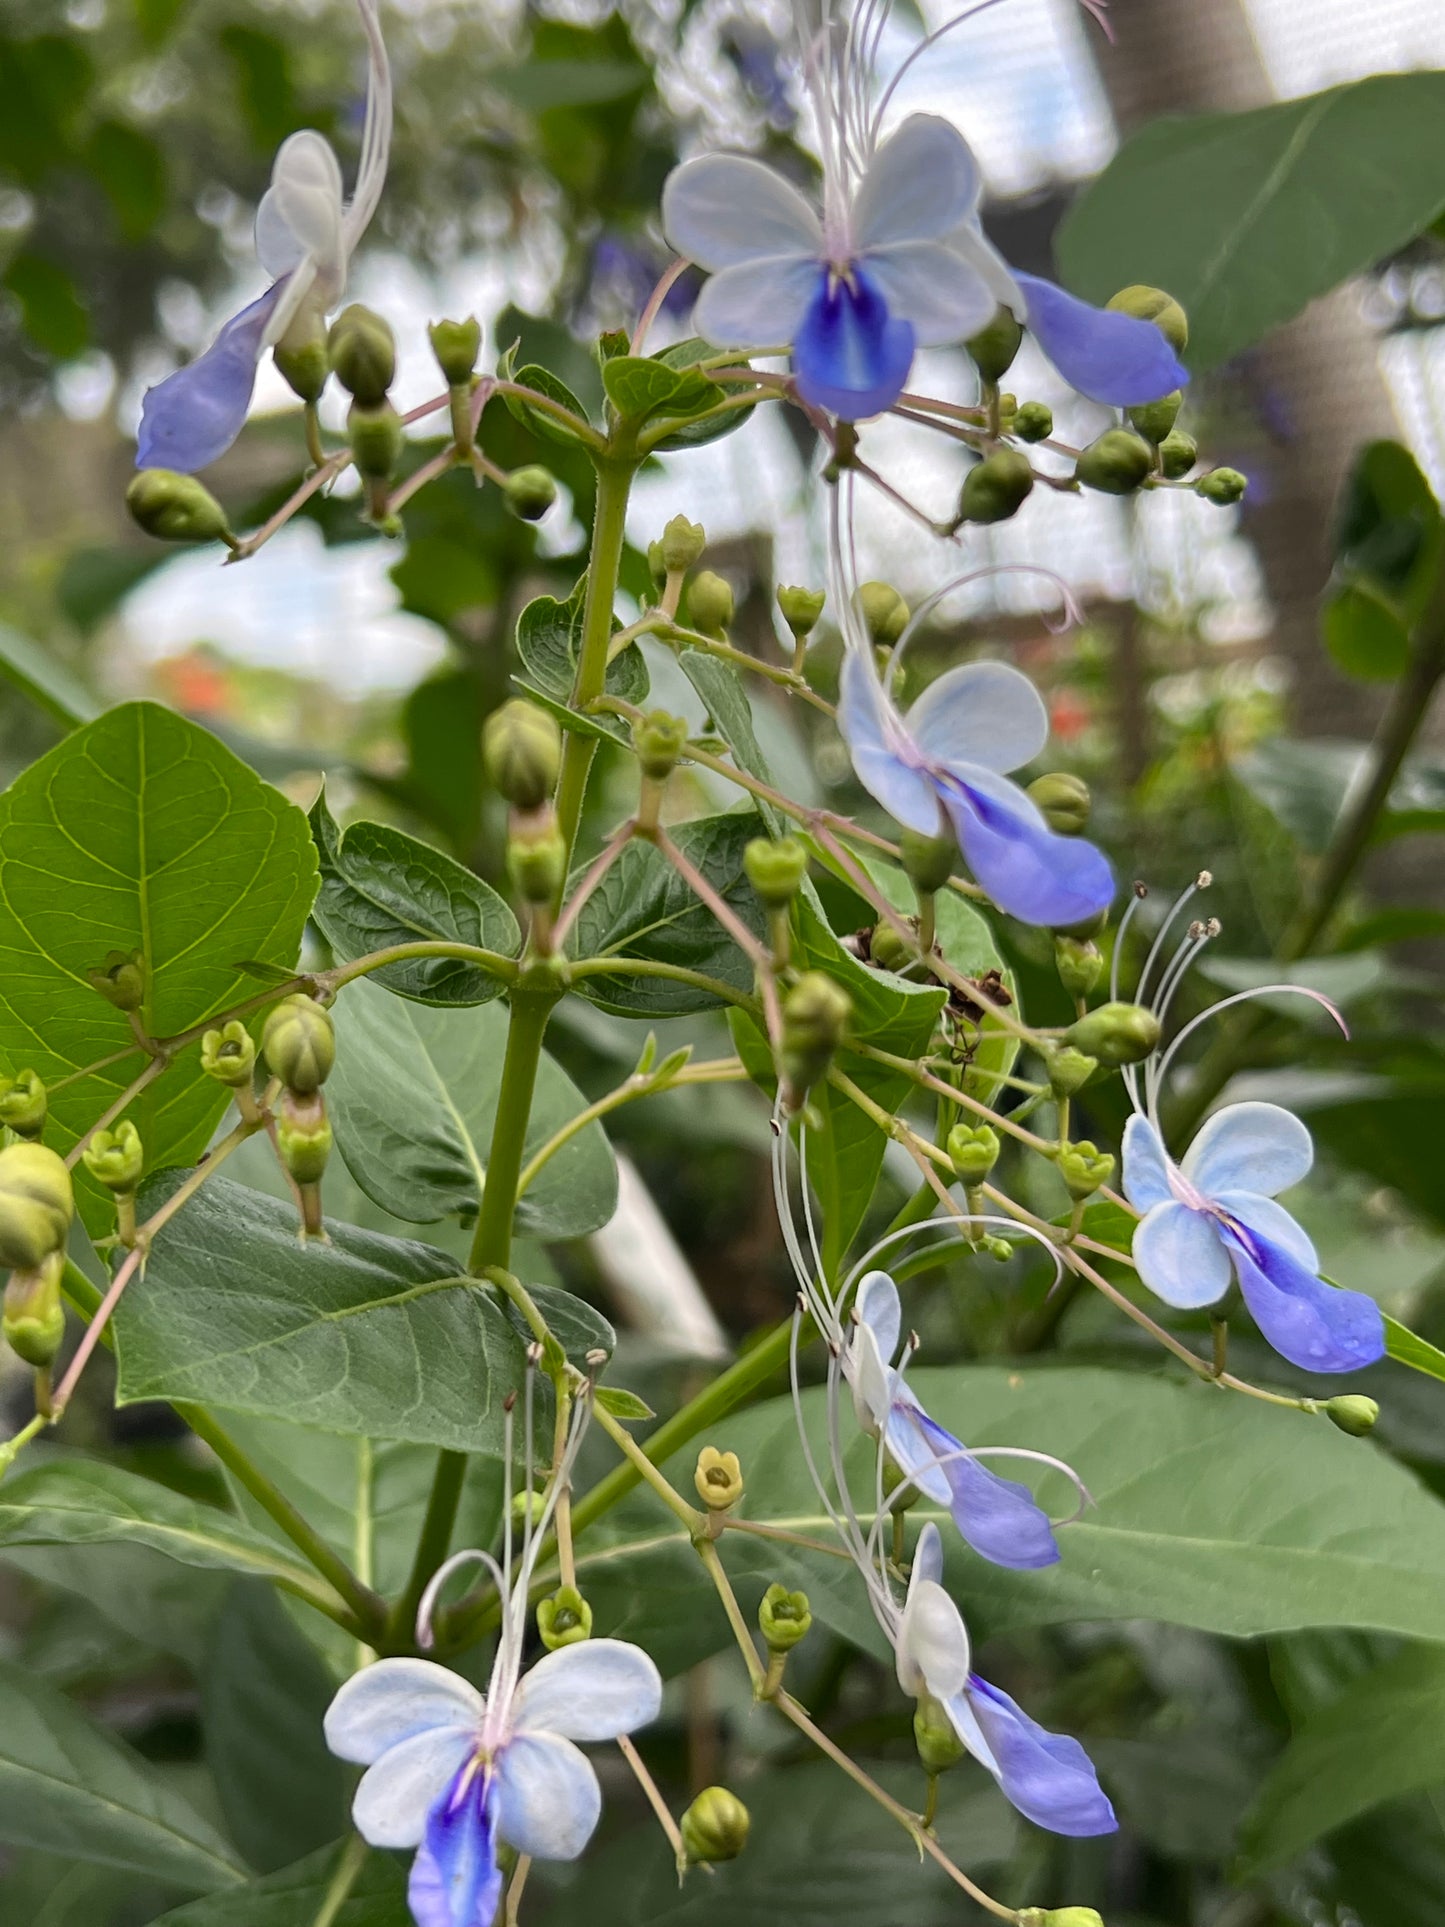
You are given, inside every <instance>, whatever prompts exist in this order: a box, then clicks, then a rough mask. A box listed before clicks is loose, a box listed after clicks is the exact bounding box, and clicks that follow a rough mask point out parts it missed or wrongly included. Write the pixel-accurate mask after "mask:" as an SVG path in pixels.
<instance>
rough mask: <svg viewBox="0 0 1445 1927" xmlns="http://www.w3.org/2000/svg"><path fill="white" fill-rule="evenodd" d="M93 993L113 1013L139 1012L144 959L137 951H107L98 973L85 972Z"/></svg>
mask: <svg viewBox="0 0 1445 1927" xmlns="http://www.w3.org/2000/svg"><path fill="white" fill-rule="evenodd" d="M85 974H86V976H87V977H88V978H89V980H90V985H91V988H92V989H93V990H98V991H99V992H100V994H101V996H102V997H104V999H105V1001H106V1002H107V1003H108V1004H114V1005H115V1007H116V1009H117V1010H139V1009H140V1007H141V1005H142V1004H143V1003H144V1002H145V994H146V976H145V957H144V955H143V954H142V953H141V952H140V951H139V950H110V951H107V952H106V958H105V965H104V967H103V968H102V969H100V970H88V971H87V972H86V973H85Z"/></svg>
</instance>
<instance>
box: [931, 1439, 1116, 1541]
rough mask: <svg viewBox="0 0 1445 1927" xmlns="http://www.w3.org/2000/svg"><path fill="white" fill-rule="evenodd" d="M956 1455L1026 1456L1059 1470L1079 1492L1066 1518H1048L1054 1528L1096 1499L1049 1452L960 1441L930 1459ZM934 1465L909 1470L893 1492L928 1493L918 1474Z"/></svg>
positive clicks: (948, 1460)
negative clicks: (953, 1448)
mask: <svg viewBox="0 0 1445 1927" xmlns="http://www.w3.org/2000/svg"><path fill="white" fill-rule="evenodd" d="M956 1459H1028V1460H1029V1461H1030V1462H1031V1463H1032V1464H1034V1465H1046V1466H1048V1467H1049V1468H1050V1469H1051V1470H1052V1471H1054V1472H1062V1473H1063V1475H1064V1477H1065V1478H1066V1479H1067V1480H1068V1481H1069V1484H1070V1485H1071V1486H1073V1488H1074V1490H1075V1492H1076V1493H1077V1494H1078V1504H1077V1505H1076V1506H1075V1507H1074V1510H1073V1511H1072V1512H1071V1513H1070V1514H1069V1516H1068V1517H1067V1518H1066V1519H1051V1520H1050V1521H1049V1523H1050V1525H1051V1526H1052V1527H1053V1528H1054V1529H1055V1530H1056V1531H1057V1530H1059V1529H1061V1528H1062V1527H1064V1526H1071V1525H1074V1524H1075V1523H1076V1522H1077V1521H1078V1520H1080V1519H1082V1518H1083V1516H1084V1514H1085V1513H1086V1512H1087V1511H1088V1510H1089V1508H1090V1506H1092V1505H1093V1504H1094V1503H1095V1501H1094V1495H1093V1493H1092V1492H1090V1490H1089V1488H1088V1487H1087V1486H1086V1485H1085V1484H1084V1481H1083V1480H1082V1479H1081V1478H1080V1477H1079V1475H1078V1473H1077V1472H1076V1471H1075V1470H1074V1468H1073V1466H1071V1465H1070V1464H1069V1462H1068V1460H1067V1459H1058V1458H1055V1457H1054V1455H1053V1453H1051V1452H1034V1451H1032V1450H1030V1448H1029V1447H1028V1446H1026V1445H961V1446H959V1448H958V1450H957V1451H956V1452H940V1453H939V1454H938V1456H937V1458H935V1459H934V1460H933V1466H937V1467H942V1466H945V1465H952V1464H953V1463H954V1461H955V1460H956ZM933 1466H926V1467H925V1468H924V1471H923V1473H922V1474H921V1475H919V1474H910V1475H907V1476H905V1477H904V1478H903V1479H902V1480H901V1481H900V1482H899V1484H898V1486H897V1487H896V1488H895V1495H896V1493H897V1492H902V1491H904V1490H906V1489H907V1488H909V1487H912V1489H913V1490H914V1491H915V1492H918V1493H920V1494H923V1496H924V1497H927V1494H926V1493H924V1492H923V1487H922V1485H921V1484H920V1482H919V1480H920V1477H926V1476H927V1474H928V1472H929V1471H931V1470H932V1469H933Z"/></svg>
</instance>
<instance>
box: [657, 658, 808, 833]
mask: <svg viewBox="0 0 1445 1927" xmlns="http://www.w3.org/2000/svg"><path fill="white" fill-rule="evenodd" d="M677 661H678V667H679V668H680V669H681V670H682V673H683V674H684V675H685V676H686V677H687V679H688V681H689V682H690V683H691V684H692V686H693V688H694V689H695V690H696V691H697V693H698V695H699V696H701V697H702V699H703V701H704V702H705V703H706V704H707V707H708V714H709V715H710V716H711V717H712V720H713V724H714V727H715V728H716V729H717V732H718V734H719V735H720V736H721V737H722V738H723V739H724V740H725V742H726V743H727V746H728V748H729V749H730V750H731V751H732V753H733V761H734V762H735V763H736V764H737V766H738V768H739V769H741V770H744V771H745V772H746V773H747V774H748V775H749V776H756V777H757V778H758V780H759V782H762V783H767V784H769V785H770V786H771V787H773V788H777V778H776V777H775V776H774V775H773V772H772V771H771V770H770V769H769V768H768V762H767V758H766V757H765V756H764V755H763V752H762V749H761V747H760V746H759V743H758V735H757V730H756V729H755V727H754V725H753V708H752V704H751V702H749V700H748V692H747V690H746V689H745V688H744V687H743V680H742V677H741V676H740V675H739V674H738V672H737V670H736V669H734V668H733V666H732V664H731V663H730V662H723V661H721V660H720V659H719V658H718V657H717V656H710V655H708V653H707V652H706V650H703V649H684V650H683V652H682V654H681V655H680V656H679V657H678V659H677ZM757 809H758V814H759V815H760V816H761V817H762V819H763V821H764V822H765V823H766V824H767V826H768V828H769V829H770V830H771V831H772V832H773V834H774V836H780V835H781V834H782V833H783V831H784V830H787V829H789V828H790V827H791V826H790V824H789V823H788V822H787V820H786V818H785V817H784V816H783V814H782V812H781V811H780V810H778V809H777V808H776V807H775V806H774V805H773V804H772V803H769V802H768V801H767V800H766V798H762V797H760V798H758V799H757Z"/></svg>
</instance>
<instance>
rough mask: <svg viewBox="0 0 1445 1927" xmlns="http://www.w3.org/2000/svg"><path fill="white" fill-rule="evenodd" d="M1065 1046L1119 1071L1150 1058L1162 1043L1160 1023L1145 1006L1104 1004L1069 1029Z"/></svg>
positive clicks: (1066, 1032) (1065, 1036) (1066, 1033)
mask: <svg viewBox="0 0 1445 1927" xmlns="http://www.w3.org/2000/svg"><path fill="white" fill-rule="evenodd" d="M1064 1042H1065V1043H1066V1044H1072V1045H1073V1047H1074V1049H1075V1050H1081V1051H1083V1052H1084V1053H1085V1055H1086V1056H1088V1057H1097V1058H1098V1060H1099V1062H1100V1063H1101V1064H1107V1065H1108V1067H1109V1068H1110V1070H1116V1069H1117V1068H1118V1067H1119V1065H1120V1064H1137V1063H1139V1062H1140V1061H1141V1059H1143V1058H1145V1057H1147V1056H1148V1055H1149V1053H1150V1051H1151V1050H1153V1049H1154V1047H1155V1045H1156V1044H1157V1043H1158V1042H1159V1019H1158V1018H1157V1017H1156V1016H1155V1015H1154V1013H1153V1011H1152V1010H1145V1008H1144V1006H1143V1005H1142V1004H1100V1006H1099V1008H1098V1009H1097V1010H1091V1011H1090V1012H1089V1014H1088V1016H1087V1017H1081V1018H1080V1019H1079V1021H1078V1022H1077V1023H1076V1024H1071V1025H1070V1026H1069V1028H1068V1030H1066V1031H1065V1032H1064Z"/></svg>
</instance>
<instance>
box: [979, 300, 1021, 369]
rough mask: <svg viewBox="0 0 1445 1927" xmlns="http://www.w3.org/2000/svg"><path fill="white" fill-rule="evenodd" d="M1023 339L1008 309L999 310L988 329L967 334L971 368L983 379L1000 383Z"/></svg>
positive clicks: (1011, 365)
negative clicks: (972, 360)
mask: <svg viewBox="0 0 1445 1927" xmlns="http://www.w3.org/2000/svg"><path fill="white" fill-rule="evenodd" d="M1023 338H1024V331H1023V328H1022V327H1021V325H1020V324H1019V323H1018V322H1017V321H1015V320H1014V318H1013V316H1012V315H1011V314H1010V313H1009V311H1008V309H1007V308H998V309H996V310H995V312H994V317H993V320H992V321H990V322H989V324H988V326H987V327H986V328H981V329H980V330H979V332H978V333H977V334H976V335H970V336H969V338H968V340H967V341H966V342H965V343H964V346H965V347H966V348H967V349H968V352H969V353H970V354H971V355H972V356H973V359H974V365H975V367H976V368H977V369H978V372H979V373H980V374H981V375H982V376H983V378H984V380H985V381H993V382H997V381H1002V379H1003V377H1004V376H1005V375H1006V374H1007V373H1008V371H1009V369H1010V368H1012V367H1013V364H1014V356H1015V355H1016V354H1017V353H1018V351H1019V343H1020V342H1021V341H1022V340H1023Z"/></svg>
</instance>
